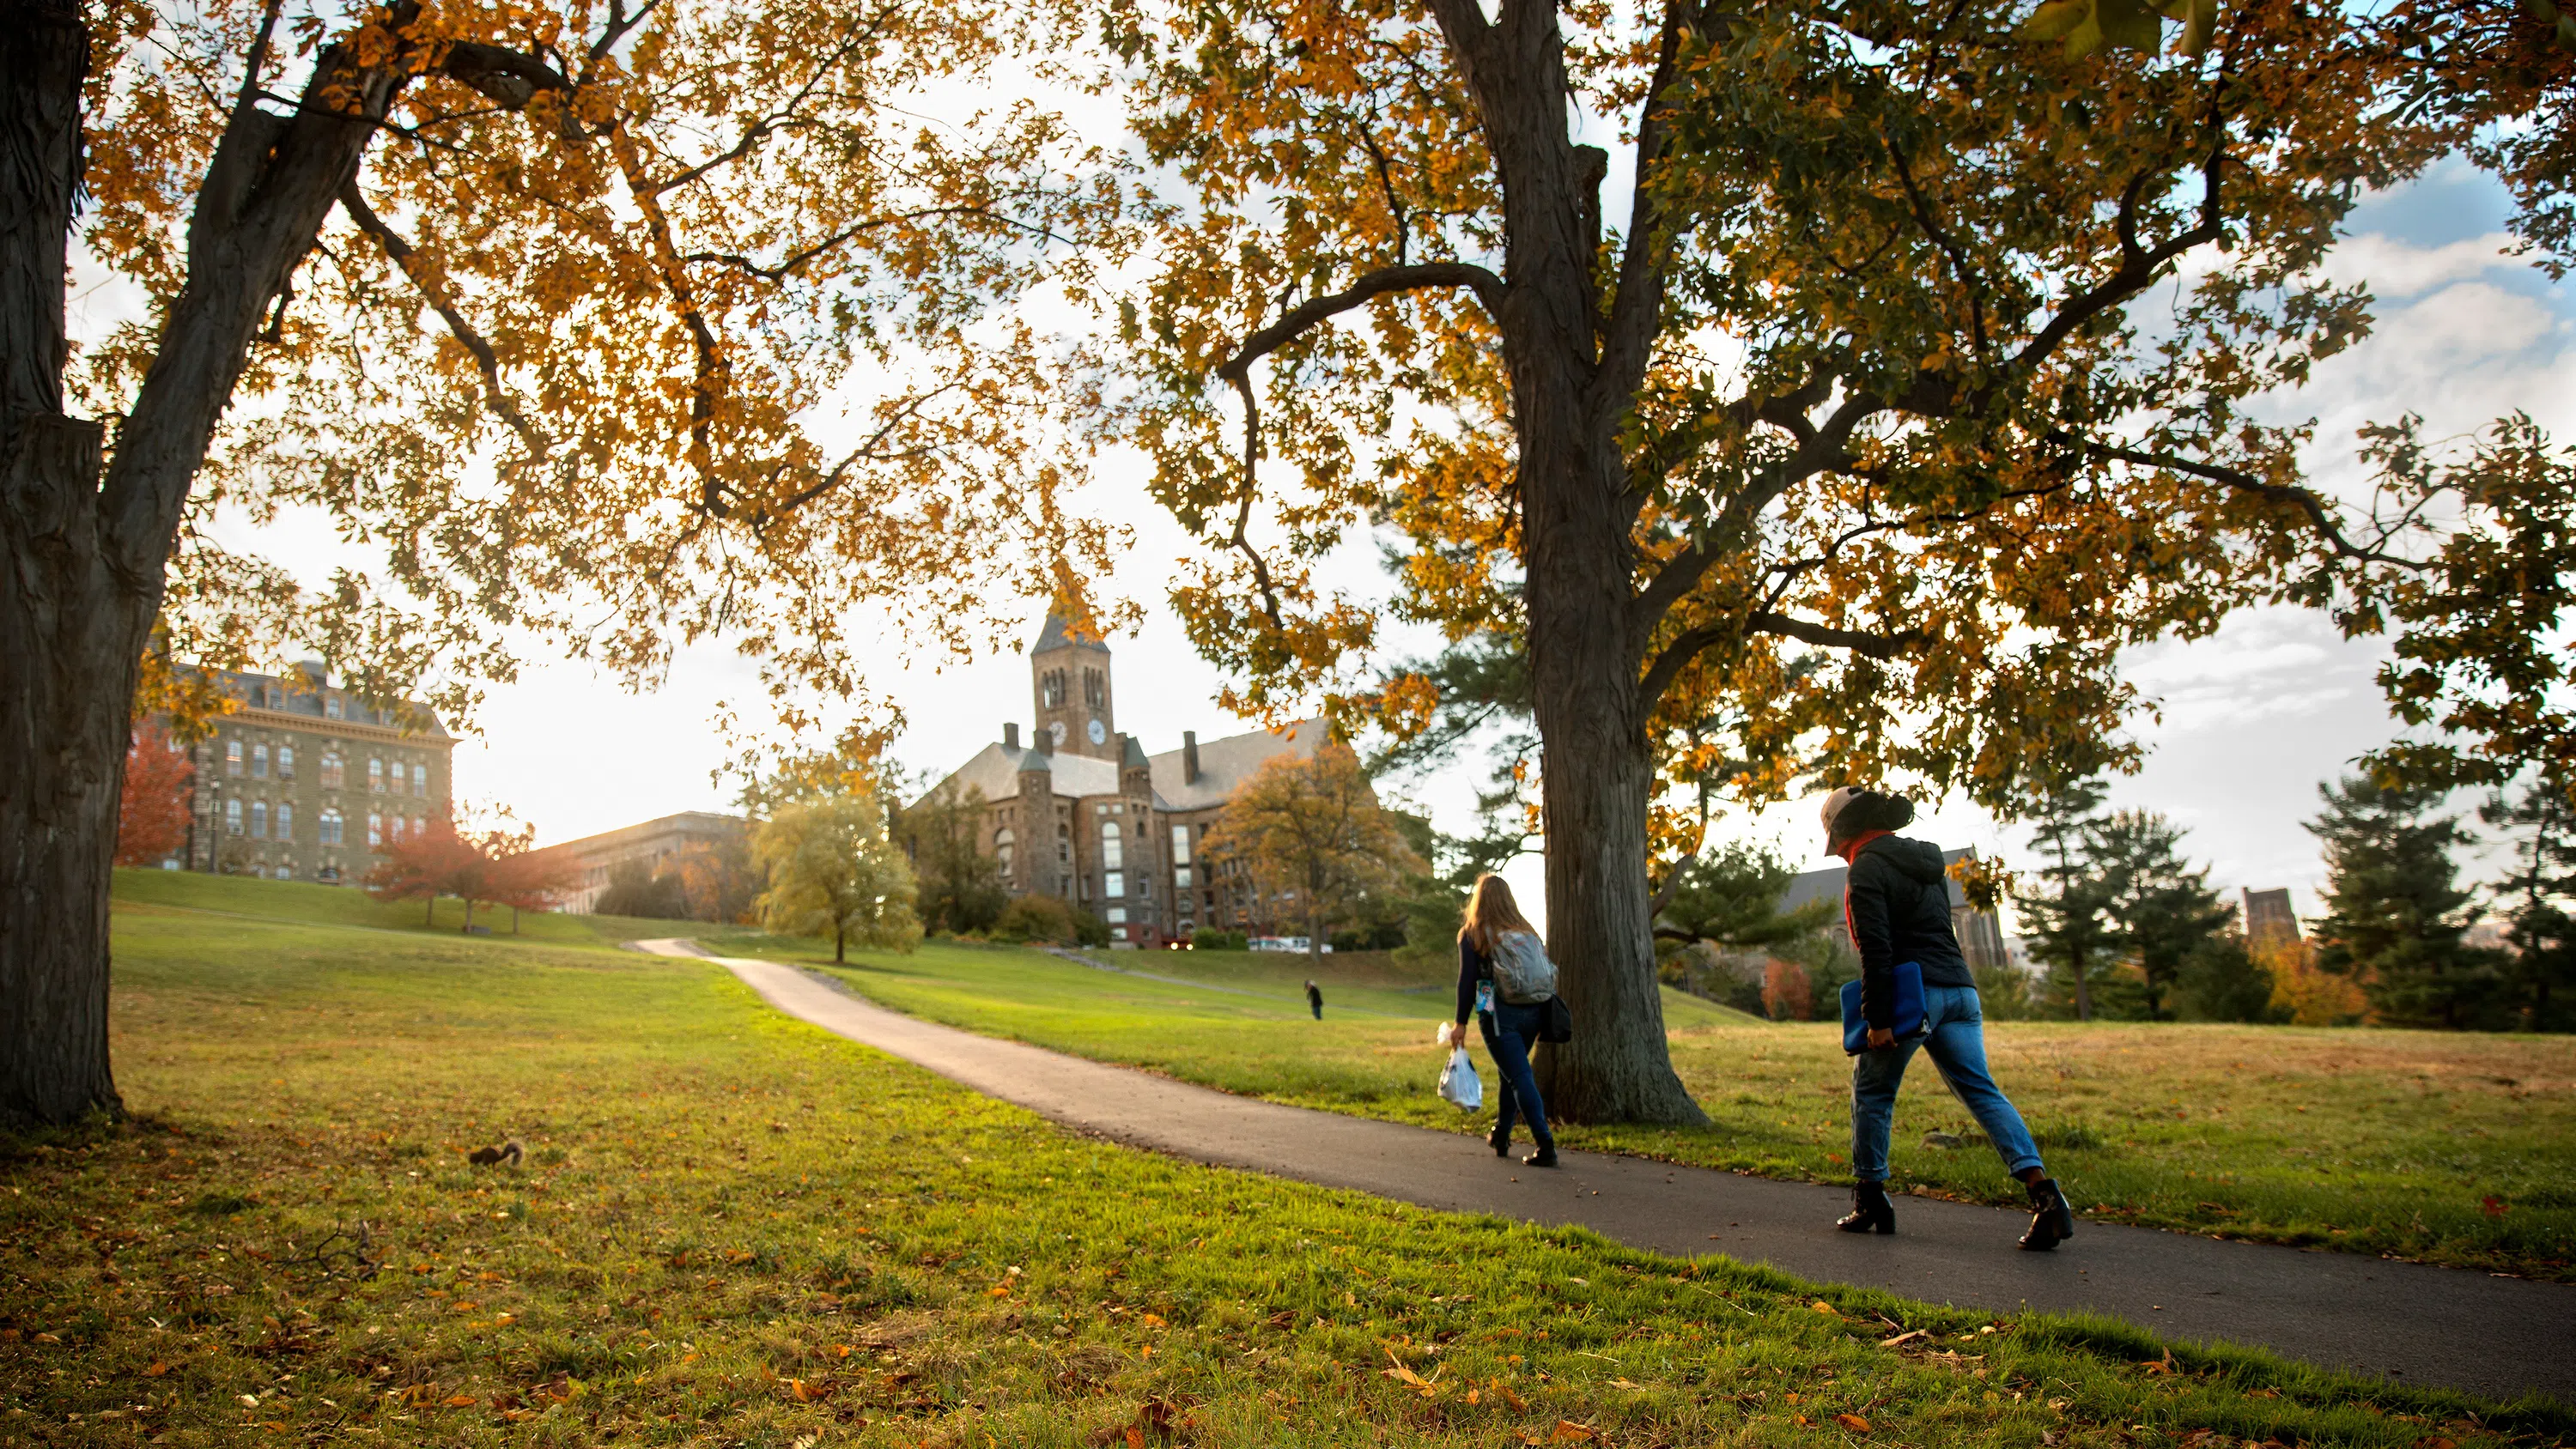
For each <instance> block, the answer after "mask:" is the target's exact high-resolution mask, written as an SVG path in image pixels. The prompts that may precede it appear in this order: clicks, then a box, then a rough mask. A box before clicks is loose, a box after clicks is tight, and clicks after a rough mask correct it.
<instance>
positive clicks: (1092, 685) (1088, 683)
mask: <svg viewBox="0 0 2576 1449" xmlns="http://www.w3.org/2000/svg"><path fill="white" fill-rule="evenodd" d="M1108 699H1109V679H1108V676H1106V675H1104V674H1102V673H1101V672H1100V671H1099V670H1097V669H1086V670H1084V671H1082V702H1083V703H1084V704H1087V705H1090V706H1091V707H1092V708H1093V709H1098V708H1100V707H1101V706H1102V705H1103V704H1106V703H1107V702H1108Z"/></svg>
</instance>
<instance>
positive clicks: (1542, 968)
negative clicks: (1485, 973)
mask: <svg viewBox="0 0 2576 1449" xmlns="http://www.w3.org/2000/svg"><path fill="white" fill-rule="evenodd" d="M1485 965H1486V968H1487V969H1488V970H1490V971H1492V972H1493V973H1494V994H1495V995H1496V996H1498V997H1500V998H1502V999H1503V1000H1505V1001H1508V1002H1510V1003H1511V1004H1512V1005H1514V1006H1531V1005H1535V1004H1536V1003H1538V1002H1542V1001H1546V1000H1549V999H1550V998H1552V997H1554V996H1555V995H1556V963H1555V962H1553V961H1550V960H1549V959H1547V947H1545V946H1543V945H1541V944H1539V939H1538V937H1536V936H1533V935H1531V934H1530V933H1529V932H1527V931H1505V932H1503V933H1502V934H1501V935H1499V936H1496V937H1495V938H1494V949H1493V952H1492V953H1491V955H1490V956H1489V957H1488V958H1487V960H1486V962H1485Z"/></svg>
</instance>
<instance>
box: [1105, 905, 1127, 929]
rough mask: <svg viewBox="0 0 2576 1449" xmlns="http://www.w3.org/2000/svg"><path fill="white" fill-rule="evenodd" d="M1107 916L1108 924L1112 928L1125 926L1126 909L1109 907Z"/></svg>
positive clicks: (1123, 907)
mask: <svg viewBox="0 0 2576 1449" xmlns="http://www.w3.org/2000/svg"><path fill="white" fill-rule="evenodd" d="M1107 914H1108V917H1109V924H1111V925H1113V926H1123V925H1125V924H1127V908H1126V907H1125V906H1111V907H1110V908H1109V910H1108V912H1107Z"/></svg>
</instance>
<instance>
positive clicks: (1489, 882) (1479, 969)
mask: <svg viewBox="0 0 2576 1449" xmlns="http://www.w3.org/2000/svg"><path fill="white" fill-rule="evenodd" d="M1498 966H1499V967H1500V968H1501V969H1500V972H1499V974H1498V972H1497V969H1496V968H1497V967H1498ZM1541 968H1543V974H1544V978H1545V980H1544V988H1545V989H1544V990H1543V991H1540V992H1538V993H1537V995H1536V999H1535V1000H1530V999H1526V998H1528V997H1530V996H1531V995H1532V994H1533V990H1534V989H1535V988H1534V986H1533V985H1532V980H1533V978H1534V977H1535V976H1537V975H1539V974H1541ZM1498 984H1499V989H1498ZM1555 992H1556V968H1555V966H1554V965H1552V964H1549V962H1548V959H1547V948H1546V947H1545V946H1543V945H1541V944H1540V942H1539V938H1538V930H1537V928H1536V927H1533V926H1532V925H1531V924H1530V923H1529V918H1528V917H1527V916H1524V915H1522V914H1521V909H1520V907H1519V906H1517V905H1514V904H1513V903H1512V888H1511V887H1510V886H1508V885H1506V884H1504V883H1503V878H1502V877H1501V876H1498V875H1487V876H1479V877H1477V878H1476V888H1475V889H1474V890H1473V891H1471V892H1469V893H1468V896H1467V912H1466V919H1465V921H1464V923H1463V924H1461V925H1460V926H1459V928H1458V1020H1457V1024H1456V1026H1455V1027H1454V1028H1453V1032H1454V1034H1453V1035H1452V1037H1451V1038H1450V1040H1451V1041H1452V1042H1457V1041H1464V1040H1465V1039H1466V1036H1467V1013H1468V1012H1469V1011H1473V1012H1475V1014H1476V1025H1477V1026H1478V1027H1480V1028H1481V1029H1482V1030H1483V1031H1484V1034H1485V1050H1486V1051H1488V1052H1491V1053H1492V1054H1493V1057H1494V1068H1495V1073H1494V1074H1495V1077H1496V1079H1497V1080H1496V1082H1495V1087H1496V1091H1495V1098H1496V1101H1495V1108H1494V1135H1493V1136H1491V1137H1489V1138H1487V1139H1485V1140H1486V1141H1487V1142H1489V1143H1491V1144H1492V1145H1493V1149H1494V1155H1495V1156H1496V1157H1508V1156H1510V1155H1511V1151H1512V1119H1513V1117H1514V1116H1515V1115H1517V1116H1519V1117H1522V1118H1524V1119H1526V1120H1527V1121H1528V1122H1529V1131H1530V1141H1532V1142H1533V1143H1536V1144H1537V1146H1538V1150H1537V1151H1536V1152H1533V1153H1531V1154H1530V1155H1529V1156H1527V1157H1524V1158H1522V1159H1521V1161H1523V1162H1525V1163H1528V1164H1529V1165H1530V1166H1532V1167H1554V1166H1556V1135H1555V1134H1554V1133H1552V1132H1550V1131H1548V1130H1547V1104H1546V1103H1544V1102H1542V1101H1540V1100H1539V1095H1538V1079H1537V1078H1536V1077H1534V1076H1532V1075H1531V1074H1530V1060H1529V1054H1530V1048H1532V1047H1534V1046H1537V1045H1538V1044H1539V1041H1540V1039H1541V1036H1542V1034H1543V1033H1544V1032H1545V1031H1546V1030H1547V1025H1548V1002H1549V1000H1550V999H1551V998H1553V996H1554V995H1555ZM1515 998H1522V999H1515Z"/></svg>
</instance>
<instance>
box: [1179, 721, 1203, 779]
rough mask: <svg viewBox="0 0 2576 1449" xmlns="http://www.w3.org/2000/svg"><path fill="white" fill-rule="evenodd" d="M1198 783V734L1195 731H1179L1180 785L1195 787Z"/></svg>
mask: <svg viewBox="0 0 2576 1449" xmlns="http://www.w3.org/2000/svg"><path fill="white" fill-rule="evenodd" d="M1198 782H1199V732H1198V731H1197V730H1183V731H1181V783H1182V784H1184V785H1195V784H1197V783H1198Z"/></svg>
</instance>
